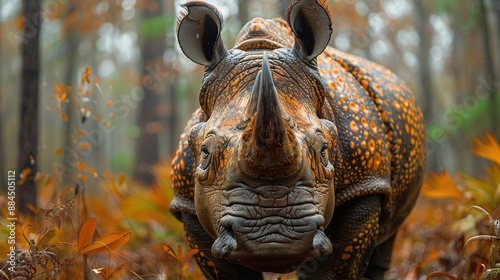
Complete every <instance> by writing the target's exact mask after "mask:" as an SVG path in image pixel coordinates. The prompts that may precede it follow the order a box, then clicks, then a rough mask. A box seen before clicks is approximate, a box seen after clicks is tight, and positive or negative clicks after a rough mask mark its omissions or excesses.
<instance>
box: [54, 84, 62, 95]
mask: <svg viewBox="0 0 500 280" xmlns="http://www.w3.org/2000/svg"><path fill="white" fill-rule="evenodd" d="M54 89H55V90H56V91H57V92H59V93H62V92H63V90H62V88H61V86H59V85H58V84H57V83H54Z"/></svg>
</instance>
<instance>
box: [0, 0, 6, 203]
mask: <svg viewBox="0 0 500 280" xmlns="http://www.w3.org/2000/svg"><path fill="white" fill-rule="evenodd" d="M1 13H2V5H0V14H1ZM2 34H4V30H3V25H0V61H4V60H3V57H2V56H3V55H2V42H4V41H3V38H2ZM0 92H3V89H2V67H0ZM4 106H5V103H2V104H1V105H0V120H5V118H4V114H5V112H4ZM4 141H5V139H4V138H3V122H2V121H0V182H2V184H1V185H2V186H1V187H0V191H1V192H3V193H6V192H5V191H7V185H6V184H5V182H7V181H6V180H7V176H6V175H5V174H6V172H7V170H6V169H5V162H6V160H5V154H4V152H3V147H4V146H5V144H4Z"/></svg>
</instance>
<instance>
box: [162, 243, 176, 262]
mask: <svg viewBox="0 0 500 280" xmlns="http://www.w3.org/2000/svg"><path fill="white" fill-rule="evenodd" d="M162 247H163V250H165V252H167V254H169V255H170V256H172V257H173V258H174V259H176V260H179V258H177V254H176V253H175V251H174V248H172V247H171V246H170V245H163V246H162Z"/></svg>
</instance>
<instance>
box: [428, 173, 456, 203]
mask: <svg viewBox="0 0 500 280" xmlns="http://www.w3.org/2000/svg"><path fill="white" fill-rule="evenodd" d="M422 194H423V195H425V196H427V197H430V198H451V199H458V200H462V199H465V194H464V193H463V192H462V191H461V190H460V189H459V188H458V186H457V185H456V184H455V182H454V181H453V179H452V178H451V176H450V174H449V173H448V172H447V171H446V170H442V171H441V172H438V173H431V174H429V175H427V176H426V177H425V180H424V184H423V186H422Z"/></svg>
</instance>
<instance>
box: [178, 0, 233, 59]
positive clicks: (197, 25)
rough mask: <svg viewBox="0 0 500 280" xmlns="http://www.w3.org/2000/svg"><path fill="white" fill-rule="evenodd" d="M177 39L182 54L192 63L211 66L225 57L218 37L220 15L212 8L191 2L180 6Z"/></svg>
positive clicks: (203, 3) (224, 50)
mask: <svg viewBox="0 0 500 280" xmlns="http://www.w3.org/2000/svg"><path fill="white" fill-rule="evenodd" d="M181 6H182V7H183V8H184V10H183V11H181V15H180V17H179V20H178V21H177V39H178V41H179V45H180V47H181V49H182V51H183V52H184V54H185V55H186V56H187V57H188V58H189V59H191V60H192V61H193V62H195V63H198V64H201V65H204V66H211V65H213V64H216V63H217V62H219V60H220V59H221V58H222V57H224V56H225V55H226V47H225V46H224V42H223V41H222V38H221V36H220V32H221V29H222V15H221V14H220V12H219V11H218V10H217V8H215V7H214V6H212V5H210V4H208V3H205V2H201V1H191V2H187V3H185V4H182V5H181Z"/></svg>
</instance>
